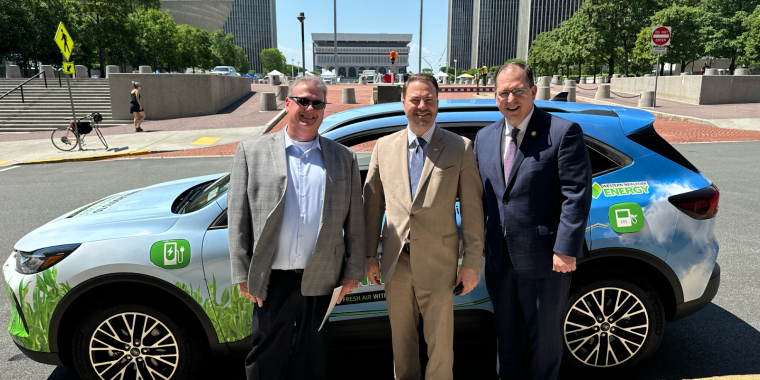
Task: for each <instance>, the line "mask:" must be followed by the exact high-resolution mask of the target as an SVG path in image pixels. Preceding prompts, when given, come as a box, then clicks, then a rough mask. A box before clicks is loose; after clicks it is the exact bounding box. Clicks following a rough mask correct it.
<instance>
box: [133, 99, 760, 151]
mask: <svg viewBox="0 0 760 380" xmlns="http://www.w3.org/2000/svg"><path fill="white" fill-rule="evenodd" d="M340 87H341V86H339V85H335V86H330V90H331V91H328V94H327V100H328V102H329V103H331V104H330V105H328V106H327V108H326V109H325V115H326V116H327V115H331V114H333V113H337V112H340V111H345V110H347V109H351V108H356V107H362V106H365V105H367V104H369V99H370V97H371V96H372V86H355V87H354V88H355V89H356V101H357V104H340V101H341V99H340V98H341V91H340ZM440 95H441V96H440V98H441V99H472V94H471V93H441V94H440ZM284 126H285V121H284V119H283V121H281V122H280V123H278V124H277V125H276V126H275V128H273V129H272V131H271V132H270V133H273V132H276V131H279V130H282V128H283V127H284ZM654 127H655V130H657V132H658V133H659V134H660V135H661V136H662V137H663V138H664V139H665V140H666V141H668V142H670V143H685V142H716V141H760V131H747V130H739V129H726V128H718V127H712V126H708V125H702V124H694V123H683V122H678V121H671V120H665V119H661V118H656V119H655V122H654ZM237 145H238V143H232V144H226V145H220V146H214V147H209V148H200V149H192V150H187V151H178V152H166V153H155V154H149V155H145V156H141V157H184V156H218V155H233V154H234V153H235V149H237ZM374 146H375V142H374V141H370V142H366V143H363V144H360V145H357V146H354V147H351V148H352V149H354V150H355V151H357V152H371V151H372V149H373V148H374Z"/></svg>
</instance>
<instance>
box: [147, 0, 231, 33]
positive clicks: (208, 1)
mask: <svg viewBox="0 0 760 380" xmlns="http://www.w3.org/2000/svg"><path fill="white" fill-rule="evenodd" d="M232 4H233V0H161V10H162V11H166V12H168V13H169V14H170V15H171V16H172V18H173V19H174V22H175V23H177V24H188V25H190V26H194V27H196V28H200V29H204V30H206V31H207V32H209V33H211V32H213V31H215V30H217V29H222V26H223V25H224V22H225V21H227V17H229V15H230V11H231V10H232Z"/></svg>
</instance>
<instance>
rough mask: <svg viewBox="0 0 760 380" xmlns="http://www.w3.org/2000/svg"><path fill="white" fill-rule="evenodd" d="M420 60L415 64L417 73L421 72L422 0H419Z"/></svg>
mask: <svg viewBox="0 0 760 380" xmlns="http://www.w3.org/2000/svg"><path fill="white" fill-rule="evenodd" d="M419 51H420V60H419V65H417V74H419V73H421V72H422V0H420V49H419Z"/></svg>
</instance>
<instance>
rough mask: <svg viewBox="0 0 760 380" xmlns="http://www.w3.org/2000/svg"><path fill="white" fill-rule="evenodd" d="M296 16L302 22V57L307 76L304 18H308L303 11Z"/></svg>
mask: <svg viewBox="0 0 760 380" xmlns="http://www.w3.org/2000/svg"><path fill="white" fill-rule="evenodd" d="M296 18H297V19H298V21H300V22H301V59H303V76H306V47H305V45H304V42H303V41H304V37H303V20H306V16H304V15H303V12H301V14H299V15H298V17H296Z"/></svg>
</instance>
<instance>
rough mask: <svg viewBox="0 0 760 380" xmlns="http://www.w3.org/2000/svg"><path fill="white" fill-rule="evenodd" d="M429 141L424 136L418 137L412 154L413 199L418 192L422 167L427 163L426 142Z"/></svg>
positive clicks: (410, 176) (410, 179)
mask: <svg viewBox="0 0 760 380" xmlns="http://www.w3.org/2000/svg"><path fill="white" fill-rule="evenodd" d="M426 143H427V142H426V141H425V139H423V138H422V137H417V148H416V149H414V154H413V155H412V165H411V167H410V168H409V181H410V184H411V185H412V200H414V194H415V193H417V186H418V185H419V184H420V177H421V176H422V167H423V166H424V165H425V150H424V149H425V144H426Z"/></svg>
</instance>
